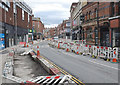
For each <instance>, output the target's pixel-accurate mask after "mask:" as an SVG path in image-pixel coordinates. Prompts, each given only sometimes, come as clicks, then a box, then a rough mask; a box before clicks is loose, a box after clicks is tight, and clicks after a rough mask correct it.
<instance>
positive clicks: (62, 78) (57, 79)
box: [24, 75, 75, 85]
mask: <svg viewBox="0 0 120 85" xmlns="http://www.w3.org/2000/svg"><path fill="white" fill-rule="evenodd" d="M26 83H36V84H42V85H43V84H47V85H59V84H60V85H64V84H65V85H69V84H75V82H73V81H72V80H71V77H70V76H69V75H57V76H39V77H36V78H34V79H31V80H28V81H26V82H24V84H26Z"/></svg>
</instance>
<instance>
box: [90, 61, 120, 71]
mask: <svg viewBox="0 0 120 85" xmlns="http://www.w3.org/2000/svg"><path fill="white" fill-rule="evenodd" d="M89 62H92V63H95V64H98V65H101V66H105V67H108V68H112V69H115V70H120V69H118V68H115V67H111V66H108V65H105V64H101V63H97V62H95V61H93V60H89Z"/></svg>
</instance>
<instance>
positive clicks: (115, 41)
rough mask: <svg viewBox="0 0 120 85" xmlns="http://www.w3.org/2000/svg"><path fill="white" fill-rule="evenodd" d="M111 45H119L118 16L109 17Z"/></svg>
mask: <svg viewBox="0 0 120 85" xmlns="http://www.w3.org/2000/svg"><path fill="white" fill-rule="evenodd" d="M110 28H111V31H110V32H111V36H110V37H111V46H112V47H120V16H119V17H113V18H110Z"/></svg>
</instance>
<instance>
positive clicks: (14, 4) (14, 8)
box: [13, 0, 17, 14]
mask: <svg viewBox="0 0 120 85" xmlns="http://www.w3.org/2000/svg"><path fill="white" fill-rule="evenodd" d="M13 11H14V13H15V14H16V13H17V12H16V3H15V1H14V0H13Z"/></svg>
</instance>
